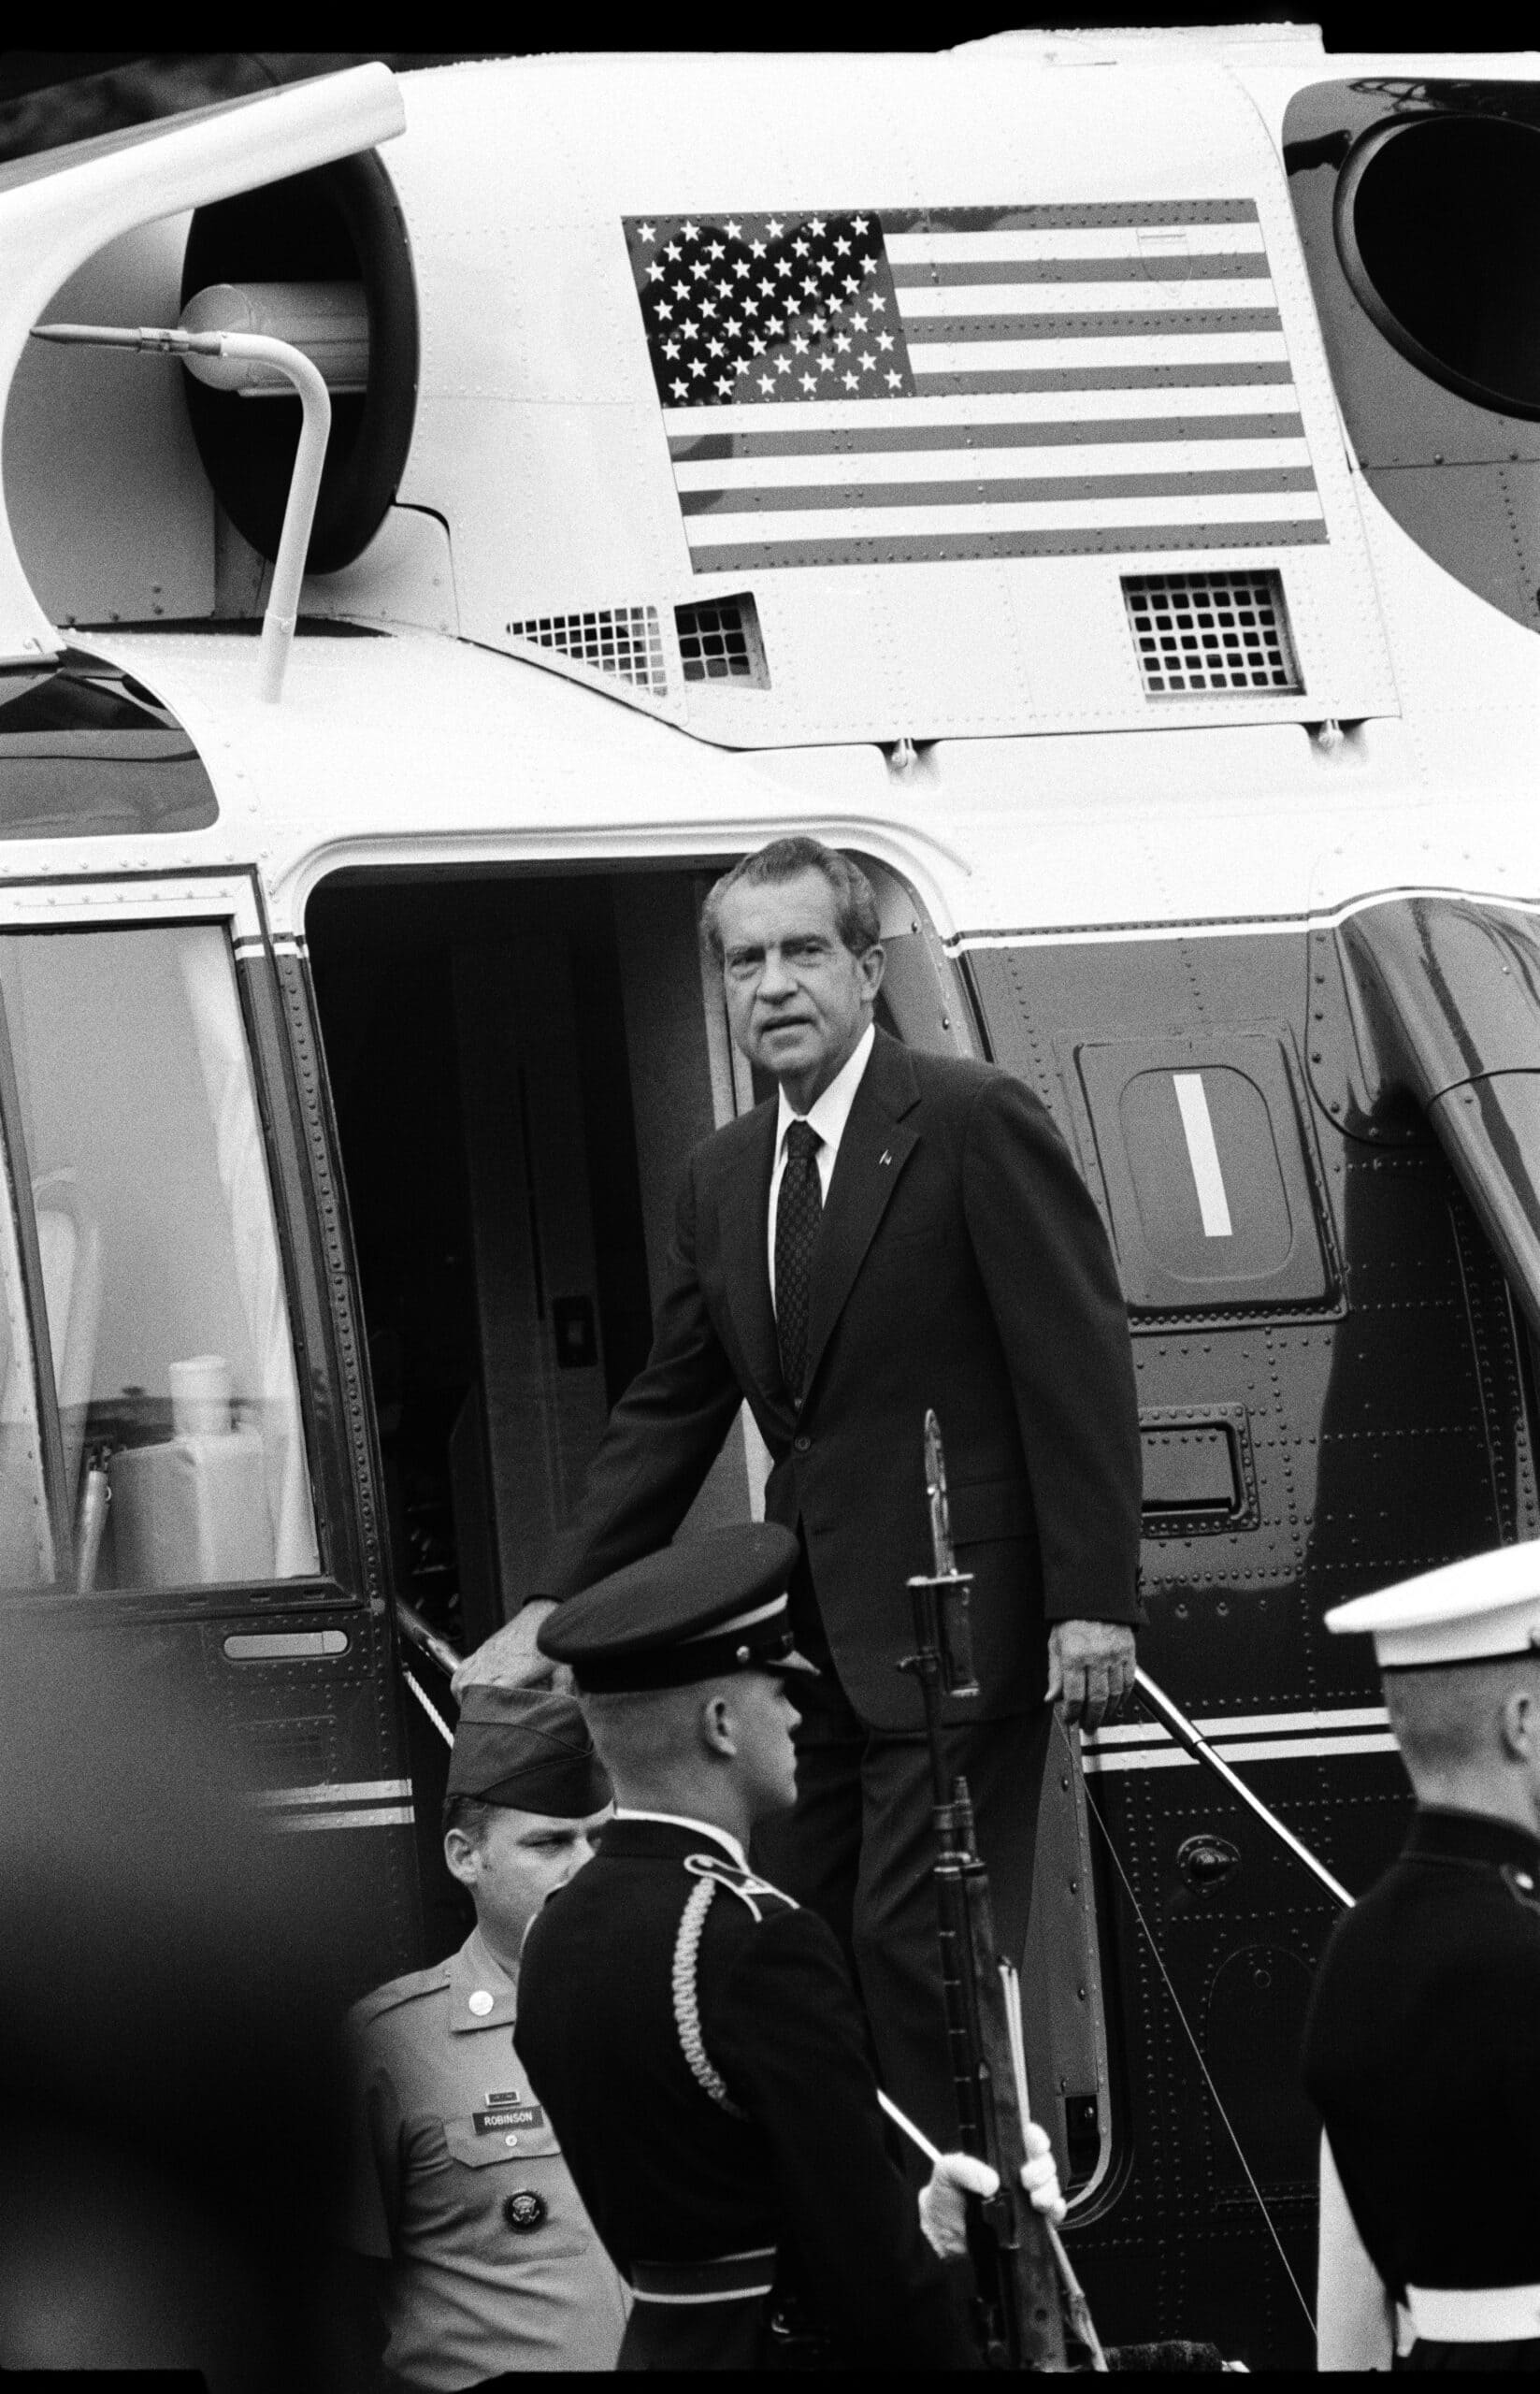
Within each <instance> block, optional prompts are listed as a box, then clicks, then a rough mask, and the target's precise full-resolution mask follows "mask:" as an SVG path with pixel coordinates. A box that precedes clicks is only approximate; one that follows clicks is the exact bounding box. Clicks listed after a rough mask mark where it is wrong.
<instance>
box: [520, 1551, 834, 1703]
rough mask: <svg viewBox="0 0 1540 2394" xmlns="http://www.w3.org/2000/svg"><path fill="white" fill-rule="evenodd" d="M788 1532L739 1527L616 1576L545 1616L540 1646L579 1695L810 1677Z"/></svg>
mask: <svg viewBox="0 0 1540 2394" xmlns="http://www.w3.org/2000/svg"><path fill="white" fill-rule="evenodd" d="M798 1551H799V1550H798V1544H797V1540H796V1538H795V1537H794V1536H792V1533H791V1532H790V1530H787V1529H783V1528H782V1527H781V1526H780V1524H779V1523H778V1522H775V1521H741V1522H736V1523H734V1524H733V1525H732V1527H730V1528H728V1529H719V1530H708V1531H706V1532H705V1533H704V1534H703V1535H702V1536H699V1537H692V1538H686V1539H684V1540H682V1541H681V1543H680V1544H679V1545H677V1546H666V1547H663V1548H662V1549H660V1550H659V1551H658V1552H657V1553H656V1554H648V1555H644V1556H643V1557H642V1559H641V1561H640V1563H629V1564H627V1565H626V1568H625V1569H624V1570H623V1571H612V1573H611V1574H610V1577H609V1578H608V1579H600V1580H597V1582H596V1583H595V1585H594V1586H593V1587H591V1588H585V1589H584V1590H583V1594H581V1595H577V1596H569V1597H568V1599H567V1601H566V1603H565V1604H562V1605H558V1607H557V1608H556V1610H555V1611H554V1613H551V1614H549V1615H548V1616H547V1618H546V1620H545V1621H544V1622H543V1623H542V1624H541V1627H540V1638H539V1641H538V1642H539V1645H540V1651H541V1653H542V1654H549V1655H550V1657H551V1659H552V1661H553V1662H554V1663H568V1664H570V1666H571V1667H572V1669H573V1671H574V1672H575V1674H576V1676H577V1681H578V1685H579V1687H580V1688H582V1689H583V1692H584V1694H585V1695H613V1694H619V1693H621V1692H622V1691H631V1690H639V1689H645V1688H659V1687H690V1686H693V1685H694V1683H695V1682H696V1681H697V1680H714V1679H721V1678H723V1677H724V1676H725V1675H726V1674H727V1673H728V1672H729V1671H808V1672H811V1671H812V1670H813V1665H812V1664H811V1663H809V1662H806V1661H804V1659H803V1657H802V1656H801V1655H800V1654H799V1653H798V1652H797V1651H795V1649H794V1648H793V1646H792V1642H791V1620H790V1612H789V1608H788V1606H787V1602H786V1585H787V1582H788V1580H789V1579H790V1578H791V1574H792V1568H793V1565H795V1563H796V1561H797V1556H798Z"/></svg>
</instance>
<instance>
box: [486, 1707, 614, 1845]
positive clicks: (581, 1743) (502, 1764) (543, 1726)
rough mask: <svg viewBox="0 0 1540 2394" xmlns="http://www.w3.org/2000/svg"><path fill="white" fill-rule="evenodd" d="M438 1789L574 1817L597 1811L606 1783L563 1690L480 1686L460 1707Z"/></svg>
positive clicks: (522, 1809) (577, 1709) (575, 1710)
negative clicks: (444, 1774)
mask: <svg viewBox="0 0 1540 2394" xmlns="http://www.w3.org/2000/svg"><path fill="white" fill-rule="evenodd" d="M445 1794H446V1796H475V1797H476V1798H477V1800H478V1801H479V1802H480V1803H482V1804H503V1805H506V1806H508V1807H509V1809H510V1810H513V1811H518V1812H549V1813H552V1814H553V1815H554V1817H556V1818H557V1819H559V1820H564V1821H581V1820H585V1819H586V1818H587V1816H588V1814H589V1813H590V1812H601V1811H602V1810H604V1807H605V1805H606V1804H608V1802H609V1801H610V1781H609V1779H608V1778H607V1776H606V1774H605V1769H604V1765H603V1764H602V1763H601V1762H600V1760H599V1758H598V1756H597V1753H596V1752H595V1751H594V1741H593V1739H592V1738H591V1737H590V1736H589V1734H588V1723H587V1722H586V1721H585V1720H584V1719H583V1712H582V1710H581V1709H580V1707H579V1706H578V1705H577V1704H576V1703H575V1702H574V1701H573V1699H572V1697H571V1696H569V1695H552V1694H551V1692H550V1690H549V1689H547V1688H535V1687H495V1686H480V1687H468V1688H467V1690H466V1694H465V1702H464V1703H463V1704H462V1706H461V1707H460V1725H459V1727H458V1728H457V1729H456V1730H455V1733H454V1751H453V1753H452V1754H451V1755H450V1758H449V1783H448V1786H447V1787H446V1789H445Z"/></svg>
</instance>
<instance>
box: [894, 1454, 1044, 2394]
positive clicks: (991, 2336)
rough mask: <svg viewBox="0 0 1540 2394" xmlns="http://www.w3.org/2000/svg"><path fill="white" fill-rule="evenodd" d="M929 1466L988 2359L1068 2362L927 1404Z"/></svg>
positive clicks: (928, 1607)
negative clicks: (981, 1812) (969, 1776)
mask: <svg viewBox="0 0 1540 2394" xmlns="http://www.w3.org/2000/svg"><path fill="white" fill-rule="evenodd" d="M925 1445H926V1478H927V1484H928V1493H929V1499H930V1526H931V1536H932V1542H933V1544H934V1548H935V1569H934V1571H933V1573H931V1574H930V1575H929V1576H928V1577H924V1578H915V1579H911V1580H910V1582H909V1587H910V1593H911V1595H912V1598H913V1601H914V1639H915V1648H916V1651H915V1652H914V1654H913V1655H911V1656H909V1657H908V1658H907V1659H906V1661H905V1662H904V1664H903V1668H904V1669H905V1670H906V1671H911V1672H913V1673H914V1677H915V1678H916V1679H917V1680H918V1681H919V1684H920V1692H921V1695H922V1696H923V1699H924V1703H925V1721H926V1735H927V1739H928V1745H929V1750H930V1772H931V1787H932V1795H933V1797H934V1807H935V1823H936V1849H937V1850H936V1864H935V1873H934V1875H935V1882H936V1901H937V1911H938V1925H939V1929H940V1936H941V1963H942V1991H943V1998H944V2002H945V2010H946V2034H947V2045H948V2051H949V2055H950V2060H951V2066H952V2079H953V2084H954V2086H955V2088H956V2090H957V2125H958V2130H959V2133H960V2136H961V2140H962V2144H963V2148H964V2150H965V2151H966V2152H969V2153H971V2154H975V2155H976V2156H978V2157H979V2159H980V2160H982V2161H986V2162H987V2163H988V2164H989V2167H990V2168H991V2169H992V2170H994V2171H995V2172H996V2173H997V2175H998V2177H999V2180H1000V2185H999V2189H998V2191H997V2193H996V2194H995V2195H993V2196H992V2197H991V2198H990V2199H988V2200H987V2201H980V2202H978V2203H976V2205H975V2204H971V2205H970V2214H971V2217H970V2233H969V2249H970V2253H971V2258H972V2263H973V2273H974V2279H975V2284H976V2287H977V2297H978V2314H979V2326H980V2330H981V2336H982V2341H983V2345H984V2355H985V2359H986V2362H987V2363H988V2365H989V2366H990V2367H991V2368H995V2369H1013V2370H1015V2369H1038V2370H1062V2369H1064V2368H1066V2367H1067V2362H1066V2359H1065V2352H1064V2329H1063V2321H1062V2317H1061V2314H1060V2309H1059V2295H1058V2272H1057V2267H1056V2262H1055V2256H1054V2245H1053V2231H1052V2229H1051V2228H1049V2226H1048V2223H1047V2221H1046V2220H1044V2219H1043V2217H1042V2216H1041V2215H1040V2214H1038V2213H1037V2212H1036V2211H1034V2210H1033V2208H1032V2205H1031V2201H1030V2199H1029V2196H1028V2195H1027V2194H1026V2192H1025V2190H1024V2189H1023V2187H1022V2184H1021V2170H1022V2165H1023V2164H1024V2162H1025V2161H1026V2159H1027V2139H1026V2122H1027V2113H1026V2104H1025V2100H1024V2096H1025V2071H1024V2070H1023V2069H1022V2067H1021V2059H1020V2026H1019V2014H1018V2015H1017V2017H1016V2018H1015V2020H1013V2018H1012V2013H1011V2002H1012V1999H1013V1995H1014V1977H1015V1973H1014V1971H1011V1973H1010V1978H1009V1980H1008V1979H1007V1976H1006V1974H1005V1966H1003V1965H1002V1957H1001V1954H1000V1945H999V1940H997V1938H996V1935H995V1925H994V1914H993V1909H992V1906H991V1904H990V1900H989V1880H988V1874H987V1872H986V1869H985V1868H984V1864H983V1863H982V1861H981V1860H980V1859H979V1853H978V1846H977V1842H976V1840H975V1838H974V1834H973V1810H972V1805H971V1801H970V1799H969V1795H968V1784H967V1781H966V1780H964V1779H962V1778H960V1777H959V1778H956V1779H950V1778H949V1777H948V1773H947V1768H946V1758H945V1748H944V1744H943V1735H942V1718H941V1707H942V1698H943V1695H977V1693H978V1688H977V1683H976V1681H975V1680H973V1676H972V1669H971V1655H970V1651H969V1647H968V1643H967V1638H966V1621H967V1602H968V1587H969V1581H970V1578H971V1575H970V1574H969V1573H967V1572H959V1571H958V1570H957V1565H956V1560H955V1557H954V1555H953V1550H952V1537H951V1525H950V1521H949V1518H948V1513H947V1505H946V1468H945V1462H944V1458H943V1453H942V1444H941V1433H940V1430H939V1428H938V1426H937V1422H936V1417H935V1415H934V1414H933V1413H928V1414H927V1415H926V1421H925Z"/></svg>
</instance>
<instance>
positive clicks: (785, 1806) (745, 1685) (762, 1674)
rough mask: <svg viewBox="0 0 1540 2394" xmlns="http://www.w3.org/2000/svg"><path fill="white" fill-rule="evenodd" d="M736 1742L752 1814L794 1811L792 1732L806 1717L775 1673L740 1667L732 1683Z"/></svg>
mask: <svg viewBox="0 0 1540 2394" xmlns="http://www.w3.org/2000/svg"><path fill="white" fill-rule="evenodd" d="M732 1709H733V1715H734V1719H733V1731H734V1741H735V1744H736V1746H737V1750H738V1763H739V1771H740V1780H739V1783H740V1785H741V1788H742V1790H743V1793H744V1794H745V1796H747V1797H748V1799H749V1810H750V1814H751V1817H752V1818H753V1819H755V1820H756V1821H762V1820H767V1819H769V1818H770V1815H771V1814H773V1813H775V1812H789V1811H790V1810H791V1808H792V1806H793V1805H794V1804H795V1803H796V1801H797V1749H796V1747H795V1746H794V1745H793V1743H792V1740H791V1733H792V1731H793V1730H794V1729H795V1728H796V1726H797V1723H798V1722H799V1720H800V1719H801V1717H802V1716H801V1714H800V1713H799V1710H798V1709H797V1707H796V1705H795V1704H794V1703H793V1702H792V1700H791V1698H790V1696H789V1695H787V1694H786V1683H785V1681H784V1679H782V1677H781V1675H780V1673H779V1672H776V1671H741V1672H740V1673H739V1675H738V1677H737V1678H736V1679H735V1680H734V1682H733V1694H732Z"/></svg>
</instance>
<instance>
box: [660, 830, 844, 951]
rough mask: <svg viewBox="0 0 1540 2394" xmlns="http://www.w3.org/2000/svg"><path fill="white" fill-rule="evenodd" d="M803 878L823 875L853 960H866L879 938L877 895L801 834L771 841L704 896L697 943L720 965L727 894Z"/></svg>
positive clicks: (834, 854) (834, 852)
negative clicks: (746, 885)
mask: <svg viewBox="0 0 1540 2394" xmlns="http://www.w3.org/2000/svg"><path fill="white" fill-rule="evenodd" d="M799 873H822V874H823V876H824V879H825V880H826V881H827V882H828V886H829V887H830V889H832V891H833V892H834V919H835V923H836V925H837V927H838V930H839V933H840V937H841V939H842V941H843V942H844V944H845V945H846V947H848V948H849V950H850V952H851V954H852V956H864V955H865V954H866V952H867V950H868V948H871V947H875V946H876V945H877V943H878V941H879V940H880V939H881V938H882V924H881V921H880V918H879V916H878V913H877V893H876V891H875V890H874V889H873V888H872V887H871V882H870V881H869V880H868V879H867V877H866V875H865V873H863V872H862V871H861V868H860V866H859V865H858V864H853V863H852V862H851V859H850V858H849V857H847V856H842V855H841V853H840V851H839V849H838V848H826V847H825V845H824V844H823V842H822V840H813V839H809V838H808V837H807V835H806V834H805V833H803V832H799V833H798V834H797V835H796V836H795V837H793V838H791V839H786V840H772V841H771V842H770V845H769V847H766V848H758V849H756V852H755V854H754V855H753V856H752V857H744V858H743V859H742V861H741V863H739V864H735V865H734V866H733V868H732V870H731V872H730V873H724V874H723V875H722V878H721V880H720V881H718V882H716V883H714V884H713V886H712V888H711V889H710V890H709V891H708V892H707V897H706V902H705V904H704V906H703V907H702V908H701V910H700V938H701V943H702V945H704V947H705V949H706V951H707V953H708V955H709V956H710V957H711V959H712V962H713V963H714V964H716V965H718V966H720V964H721V962H722V901H723V899H724V898H726V896H727V892H728V890H729V889H736V888H737V887H738V886H739V884H740V883H741V882H748V883H751V884H752V885H753V886H754V887H763V885H764V884H765V883H767V882H777V881H795V880H796V879H797V877H798V875H799Z"/></svg>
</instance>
